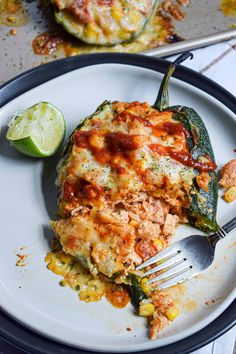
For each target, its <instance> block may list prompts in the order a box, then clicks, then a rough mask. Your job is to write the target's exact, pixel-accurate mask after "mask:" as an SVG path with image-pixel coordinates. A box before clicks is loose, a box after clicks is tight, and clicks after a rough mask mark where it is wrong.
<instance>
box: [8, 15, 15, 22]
mask: <svg viewBox="0 0 236 354" xmlns="http://www.w3.org/2000/svg"><path fill="white" fill-rule="evenodd" d="M7 21H8V22H10V23H15V22H16V18H15V16H8V18H7Z"/></svg>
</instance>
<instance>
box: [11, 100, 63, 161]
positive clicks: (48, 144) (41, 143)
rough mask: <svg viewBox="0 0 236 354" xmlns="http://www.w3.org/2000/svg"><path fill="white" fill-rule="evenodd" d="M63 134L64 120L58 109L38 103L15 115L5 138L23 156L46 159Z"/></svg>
mask: <svg viewBox="0 0 236 354" xmlns="http://www.w3.org/2000/svg"><path fill="white" fill-rule="evenodd" d="M65 132H66V124H65V120H64V117H63V115H62V113H61V112H60V111H59V109H58V108H56V107H55V106H53V105H52V104H51V103H48V102H39V103H36V104H35V105H34V106H32V107H29V108H28V109H26V110H25V111H22V112H20V113H16V114H15V116H14V117H13V118H12V120H11V121H10V123H9V129H8V131H7V135H6V138H7V139H8V140H9V141H10V142H11V144H12V145H13V146H14V147H15V148H16V149H17V150H19V151H20V152H22V153H23V154H25V155H28V156H33V157H47V156H51V155H53V154H54V153H55V152H56V150H57V149H58V148H59V146H60V145H61V144H62V142H63V140H64V137H65Z"/></svg>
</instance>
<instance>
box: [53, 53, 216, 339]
mask: <svg viewBox="0 0 236 354" xmlns="http://www.w3.org/2000/svg"><path fill="white" fill-rule="evenodd" d="M189 56H191V54H188V53H187V54H184V55H182V56H180V57H179V58H178V59H177V60H176V61H175V62H174V63H173V64H171V66H170V68H169V69H168V71H167V74H166V75H165V77H164V79H163V82H162V84H161V87H160V91H159V94H158V98H157V100H156V102H155V104H154V105H153V106H152V105H150V104H149V103H147V102H143V103H140V102H137V101H135V102H131V103H128V102H120V101H114V102H110V101H105V102H103V103H102V104H101V105H100V106H99V107H98V108H97V109H96V111H95V112H94V113H93V114H92V115H91V116H89V117H87V118H86V119H85V120H83V122H82V123H80V124H79V125H78V127H77V128H76V129H75V130H74V132H73V133H72V135H71V136H70V138H69V141H68V144H67V145H66V147H65V149H64V152H63V156H62V158H61V161H60V163H59V165H58V176H57V181H56V184H57V187H58V212H59V215H60V219H59V220H57V221H52V227H53V229H54V231H55V233H56V235H57V237H58V240H59V242H60V244H61V246H62V248H63V251H64V252H65V253H66V254H68V255H70V256H72V257H74V259H76V260H79V262H80V263H81V264H82V265H83V266H84V267H85V268H86V269H87V271H88V272H89V273H90V274H91V275H92V277H93V278H94V279H102V280H103V281H105V282H106V281H107V282H108V283H110V282H112V283H115V284H119V285H120V284H123V286H124V287H125V289H126V290H127V291H128V293H129V295H130V297H131V300H132V303H133V304H134V306H135V308H136V309H137V311H138V313H139V314H140V315H141V316H146V317H149V318H150V319H151V321H150V323H151V333H150V335H151V337H152V338H154V337H155V336H156V333H157V331H159V330H160V329H161V328H163V327H165V325H166V324H167V323H168V321H169V320H173V319H174V318H175V317H176V316H177V314H178V310H177V307H176V305H175V301H174V299H170V296H169V295H167V294H166V293H165V292H163V291H162V292H160V291H158V289H157V290H155V291H151V290H152V289H151V288H150V285H148V284H147V283H146V279H145V278H142V272H141V271H137V270H136V266H137V265H139V264H140V263H142V262H143V261H145V260H147V259H148V258H150V257H152V256H153V255H154V254H156V253H158V252H160V251H161V250H163V249H164V248H165V247H167V246H168V245H169V243H170V242H171V238H172V236H173V235H174V233H175V230H176V227H177V226H178V225H179V224H187V223H190V224H191V225H194V226H196V227H197V228H199V229H201V230H204V231H214V230H216V228H217V223H216V220H215V214H216V203H217V182H216V172H215V170H216V164H215V161H214V155H213V151H212V147H211V143H210V139H209V136H208V133H207V130H206V128H205V126H204V124H203V122H202V120H201V118H200V117H199V115H198V114H197V113H196V112H195V111H194V110H193V109H192V108H188V107H185V106H173V107H171V106H169V102H168V82H169V78H170V76H171V74H172V73H173V71H174V70H175V68H176V66H177V65H178V64H179V63H181V62H182V61H183V60H185V59H186V58H188V57H189Z"/></svg>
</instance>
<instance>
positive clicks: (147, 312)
mask: <svg viewBox="0 0 236 354" xmlns="http://www.w3.org/2000/svg"><path fill="white" fill-rule="evenodd" d="M154 310H155V308H154V305H153V304H151V303H149V304H141V305H140V306H139V316H142V317H148V316H151V315H152V314H153V312H154Z"/></svg>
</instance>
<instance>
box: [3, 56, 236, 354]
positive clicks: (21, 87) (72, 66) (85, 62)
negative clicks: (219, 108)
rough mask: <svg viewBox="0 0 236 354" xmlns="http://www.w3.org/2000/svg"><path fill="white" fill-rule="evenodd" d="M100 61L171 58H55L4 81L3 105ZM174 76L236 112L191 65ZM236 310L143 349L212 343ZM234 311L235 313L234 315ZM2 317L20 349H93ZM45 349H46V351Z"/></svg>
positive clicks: (156, 63)
mask: <svg viewBox="0 0 236 354" xmlns="http://www.w3.org/2000/svg"><path fill="white" fill-rule="evenodd" d="M98 64H126V65H130V66H137V67H141V68H145V69H151V70H153V71H155V72H160V73H164V72H165V71H166V69H167V67H168V65H169V64H170V62H169V61H167V60H163V59H158V58H155V57H147V56H144V55H140V54H126V53H118V54H117V53H115V54H114V53H112V54H110V53H101V54H100V53H99V54H88V55H81V56H74V57H70V58H64V59H60V60H56V61H54V62H50V63H47V64H45V65H42V66H39V67H36V68H33V69H30V70H28V71H26V72H24V73H22V74H20V75H18V76H17V77H15V78H13V79H11V80H9V81H7V82H6V83H4V84H3V85H1V86H0V96H1V97H0V108H1V107H3V106H5V105H6V104H7V103H9V102H10V101H12V100H13V99H14V98H16V97H18V96H19V95H21V94H23V93H25V92H27V91H29V90H31V89H33V88H35V87H37V86H39V85H41V84H43V83H45V82H47V81H50V80H51V79H54V78H56V77H59V76H61V75H63V74H66V73H68V72H71V71H73V70H76V69H80V68H84V67H88V66H93V65H98ZM173 76H174V77H175V78H177V79H179V80H181V81H184V82H186V83H188V84H190V85H192V86H193V87H197V88H198V89H200V90H201V91H203V92H205V93H208V94H209V95H210V96H213V97H214V98H216V99H217V100H218V101H220V102H221V103H223V104H224V105H225V106H226V107H227V108H228V109H230V110H231V111H232V112H233V113H236V98H235V97H234V96H233V95H232V94H231V93H229V92H228V91H226V90H225V89H224V88H223V87H221V86H220V85H218V84H216V83H215V82H213V81H212V80H210V79H208V78H207V77H205V76H203V75H202V74H199V73H198V72H196V71H194V70H192V69H189V68H186V67H183V66H180V67H178V68H177V70H176V72H175V74H174V75H173ZM235 310H236V300H235V301H234V302H233V303H232V304H231V305H230V306H229V307H228V308H227V309H226V310H225V311H224V312H223V313H222V314H221V315H220V316H219V317H218V318H217V319H216V320H215V321H213V322H212V323H211V324H210V325H208V326H207V327H205V328H203V329H202V330H200V331H198V332H197V333H195V334H193V335H191V336H190V337H187V338H185V339H183V340H181V341H179V342H175V343H173V344H170V345H167V346H163V347H159V348H157V349H151V350H146V351H143V353H149V354H154V353H156V354H159V353H160V354H173V349H174V352H176V350H178V353H179V354H185V353H186V354H187V353H189V352H191V351H193V350H196V349H199V348H200V347H202V346H204V345H206V344H208V343H210V342H211V341H212V340H214V339H216V338H218V337H219V336H220V335H222V334H224V333H225V332H226V331H228V330H229V329H230V328H231V327H233V326H234V325H235V324H236V311H235ZM234 313H235V315H233V314H234ZM219 319H220V321H219ZM0 320H1V323H5V328H2V325H0V337H2V338H3V339H5V340H7V341H9V342H11V343H12V344H14V345H16V346H17V347H19V348H20V349H23V350H27V351H29V350H33V352H34V353H55V349H57V351H58V350H59V351H61V349H62V350H63V353H81V354H82V353H92V351H87V350H85V349H75V348H72V347H70V346H68V345H64V344H60V343H58V342H56V341H53V340H50V339H47V338H45V337H43V336H42V335H39V334H36V333H34V332H33V331H32V330H29V329H27V328H26V327H24V326H22V325H20V324H19V323H17V322H16V321H14V319H11V318H10V317H9V316H8V315H6V314H5V313H3V312H0ZM206 334H207V335H206ZM22 336H23V338H22ZM32 337H33V338H34V340H33V342H32V340H31V342H30V343H29V342H28V343H27V339H26V338H28V341H29V339H30V338H31V339H32ZM36 338H37V341H38V344H39V343H40V345H39V346H38V348H37V343H35V340H36ZM42 343H44V344H45V345H46V347H44V351H41V349H42ZM49 343H50V347H52V350H51V349H49V348H48V347H49ZM35 344H36V347H35ZM45 349H46V350H47V351H45ZM48 349H49V350H48Z"/></svg>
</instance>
